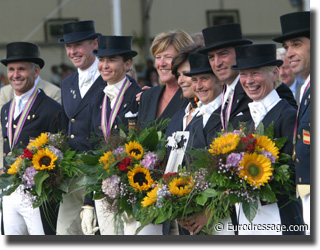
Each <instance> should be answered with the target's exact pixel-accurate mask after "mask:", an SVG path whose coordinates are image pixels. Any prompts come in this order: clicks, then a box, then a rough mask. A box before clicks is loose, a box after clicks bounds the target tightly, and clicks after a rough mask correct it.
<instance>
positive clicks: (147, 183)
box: [128, 165, 153, 191]
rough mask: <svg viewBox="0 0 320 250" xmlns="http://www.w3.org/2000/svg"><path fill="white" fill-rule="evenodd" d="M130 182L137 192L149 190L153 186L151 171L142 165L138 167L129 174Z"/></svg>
mask: <svg viewBox="0 0 320 250" xmlns="http://www.w3.org/2000/svg"><path fill="white" fill-rule="evenodd" d="M128 180H129V183H130V185H131V186H132V187H134V188H135V189H136V190H139V191H143V190H148V189H149V188H150V187H151V185H152V184H153V180H152V178H151V175H150V171H149V170H148V169H146V168H145V167H142V166H141V165H136V166H135V168H134V169H132V170H130V171H129V172H128Z"/></svg>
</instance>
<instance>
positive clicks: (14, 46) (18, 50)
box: [1, 42, 44, 68]
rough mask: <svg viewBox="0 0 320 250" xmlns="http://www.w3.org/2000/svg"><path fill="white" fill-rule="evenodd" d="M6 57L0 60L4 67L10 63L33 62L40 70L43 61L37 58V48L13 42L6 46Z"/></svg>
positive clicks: (33, 45)
mask: <svg viewBox="0 0 320 250" xmlns="http://www.w3.org/2000/svg"><path fill="white" fill-rule="evenodd" d="M6 48H7V57H6V59H1V63H2V64H3V65H5V66H7V65H8V63H10V62H33V63H36V64H38V65H39V66H40V68H42V67H43V66H44V60H43V59H41V58H40V57H39V55H40V52H39V46H38V45H36V44H34V43H29V42H13V43H8V44H7V45H6Z"/></svg>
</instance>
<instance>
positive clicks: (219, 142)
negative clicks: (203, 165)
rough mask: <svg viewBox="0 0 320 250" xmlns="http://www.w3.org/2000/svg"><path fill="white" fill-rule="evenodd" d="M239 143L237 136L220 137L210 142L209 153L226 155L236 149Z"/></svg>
mask: <svg viewBox="0 0 320 250" xmlns="http://www.w3.org/2000/svg"><path fill="white" fill-rule="evenodd" d="M239 141H240V137H239V135H237V134H232V133H228V134H225V135H222V136H220V137H218V138H216V139H214V141H213V142H212V144H211V145H210V149H209V152H210V153H211V154H214V155H220V154H227V153H229V152H231V151H233V150H235V149H236V147H237V146H238V144H239Z"/></svg>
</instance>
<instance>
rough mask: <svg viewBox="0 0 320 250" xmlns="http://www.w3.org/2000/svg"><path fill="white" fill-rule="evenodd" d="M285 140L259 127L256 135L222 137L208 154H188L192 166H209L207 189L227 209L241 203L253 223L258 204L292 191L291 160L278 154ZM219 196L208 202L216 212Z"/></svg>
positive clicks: (239, 133)
mask: <svg viewBox="0 0 320 250" xmlns="http://www.w3.org/2000/svg"><path fill="white" fill-rule="evenodd" d="M285 142H286V138H277V139H274V138H273V124H271V125H270V126H269V127H268V128H267V129H266V130H264V128H263V125H262V124H261V126H258V128H257V129H256V131H255V133H249V130H248V129H247V128H245V127H242V128H241V129H240V130H234V131H232V132H225V133H221V134H220V135H219V136H218V137H217V138H215V139H214V140H213V141H212V143H211V144H210V147H209V149H208V150H202V151H193V152H190V153H191V154H193V155H194V156H195V157H196V158H198V160H197V161H195V162H194V163H193V165H194V166H203V164H208V166H209V168H208V171H209V173H210V174H209V178H208V181H209V182H210V187H211V188H212V189H213V190H215V192H216V193H219V194H221V195H223V194H224V195H226V197H227V200H228V203H229V205H235V204H236V203H242V206H243V211H244V214H245V216H246V218H247V219H248V220H249V221H250V222H252V221H253V219H254V217H255V216H256V213H257V210H258V205H259V202H260V201H262V202H266V203H273V202H277V197H276V195H277V194H282V195H288V196H290V195H291V194H292V190H294V183H293V180H292V177H293V170H292V168H290V159H291V157H290V156H289V155H287V154H284V153H281V152H280V149H281V148H282V147H283V146H284V144H285ZM218 198H219V195H218V196H216V197H212V198H211V200H210V201H209V202H208V207H209V208H211V210H214V209H215V208H216V204H218Z"/></svg>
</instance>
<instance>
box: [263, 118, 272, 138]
mask: <svg viewBox="0 0 320 250" xmlns="http://www.w3.org/2000/svg"><path fill="white" fill-rule="evenodd" d="M261 123H262V122H261ZM264 135H265V136H267V137H269V138H270V139H273V135H274V130H273V122H271V124H270V125H269V127H268V128H267V129H266V130H265V132H264Z"/></svg>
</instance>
